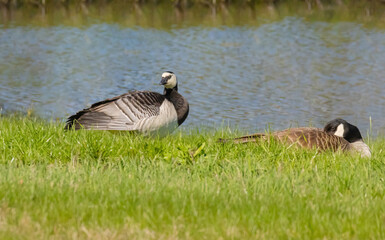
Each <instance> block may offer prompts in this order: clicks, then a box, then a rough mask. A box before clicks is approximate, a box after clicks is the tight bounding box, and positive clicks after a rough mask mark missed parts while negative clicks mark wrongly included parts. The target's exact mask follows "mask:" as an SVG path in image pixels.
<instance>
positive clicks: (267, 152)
mask: <svg viewBox="0 0 385 240" xmlns="http://www.w3.org/2000/svg"><path fill="white" fill-rule="evenodd" d="M63 126H64V124H62V123H47V122H44V121H41V120H36V119H33V118H25V117H0V239H48V238H50V239H52V238H53V239H384V238H385V227H384V226H385V201H384V200H385V199H384V195H385V182H384V178H385V174H384V173H385V164H384V159H385V158H384V157H385V153H384V152H383V151H382V146H384V143H385V140H384V139H377V140H374V141H371V142H370V147H371V148H372V152H373V157H372V158H371V159H367V158H361V157H360V156H357V155H344V154H341V153H336V154H334V153H331V152H326V153H322V154H320V153H317V152H316V151H302V150H296V149H293V148H290V149H287V148H286V147H283V146H281V145H279V144H276V143H270V144H267V143H266V144H260V145H256V144H245V145H233V144H219V143H217V142H216V139H217V138H218V137H229V136H235V135H236V133H234V132H231V131H230V130H229V129H225V130H213V131H212V132H210V131H206V132H203V133H202V132H199V131H197V130H195V131H191V132H186V131H177V132H175V133H174V134H173V135H171V136H169V137H166V138H162V139H156V138H146V137H140V136H130V135H127V134H111V133H108V132H91V131H77V132H65V131H63V129H62V128H63Z"/></svg>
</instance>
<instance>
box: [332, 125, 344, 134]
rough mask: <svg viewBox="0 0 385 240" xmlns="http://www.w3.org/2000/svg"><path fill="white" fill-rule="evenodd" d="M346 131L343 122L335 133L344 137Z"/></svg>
mask: <svg viewBox="0 0 385 240" xmlns="http://www.w3.org/2000/svg"><path fill="white" fill-rule="evenodd" d="M344 133H345V128H344V124H342V123H341V124H340V125H338V127H337V130H336V132H335V133H334V135H336V136H338V137H344Z"/></svg>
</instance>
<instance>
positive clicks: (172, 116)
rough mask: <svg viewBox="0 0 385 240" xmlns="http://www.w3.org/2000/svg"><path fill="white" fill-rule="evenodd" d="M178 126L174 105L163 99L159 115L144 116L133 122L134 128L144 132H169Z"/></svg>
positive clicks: (160, 133)
mask: <svg viewBox="0 0 385 240" xmlns="http://www.w3.org/2000/svg"><path fill="white" fill-rule="evenodd" d="M177 127H178V115H177V113H176V110H175V107H174V105H173V104H172V103H171V102H170V101H168V100H165V101H164V102H163V103H162V105H161V106H160V108H159V115H157V116H152V117H149V118H145V119H142V120H140V121H139V122H137V123H135V127H134V128H136V129H138V130H139V131H141V132H144V133H150V132H155V131H156V132H157V133H159V135H164V134H168V133H171V132H172V131H174V130H175V129H176V128H177Z"/></svg>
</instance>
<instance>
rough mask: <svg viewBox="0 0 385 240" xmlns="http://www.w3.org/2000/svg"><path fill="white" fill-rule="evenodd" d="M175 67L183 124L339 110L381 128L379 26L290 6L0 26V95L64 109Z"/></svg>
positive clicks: (250, 125)
mask: <svg viewBox="0 0 385 240" xmlns="http://www.w3.org/2000/svg"><path fill="white" fill-rule="evenodd" d="M165 70H170V71H173V72H175V73H176V74H177V77H178V80H179V89H180V92H181V93H182V94H183V95H184V96H185V97H186V99H187V100H188V101H189V103H190V109H191V112H190V115H189V117H188V118H187V120H186V122H185V123H184V124H183V126H184V127H187V128H188V127H197V126H202V125H203V126H219V125H221V124H222V123H223V122H224V123H225V124H230V125H232V126H238V127H240V128H242V129H246V130H247V131H250V132H254V131H256V130H261V129H264V128H266V127H267V126H268V125H270V126H271V128H273V129H281V128H287V127H290V126H301V125H305V126H309V124H310V125H313V126H319V127H322V126H323V125H324V124H325V123H326V122H327V121H329V120H331V119H333V118H336V117H342V118H344V119H346V120H348V121H349V122H351V123H353V124H355V125H357V126H358V127H359V128H360V129H361V132H362V133H363V135H365V136H366V133H367V132H368V130H369V123H370V122H369V119H370V118H371V119H372V123H373V134H378V133H380V134H383V133H385V112H384V106H385V32H384V30H381V29H376V28H370V29H369V28H365V27H363V26H361V25H360V24H358V23H348V22H340V23H327V22H309V21H305V20H303V19H302V18H298V17H287V18H284V19H283V20H279V21H275V22H270V23H266V24H262V25H259V26H232V27H226V26H223V27H196V26H186V27H178V28H170V29H167V30H161V29H152V28H141V27H132V28H127V27H123V26H121V25H119V24H107V23H97V24H91V25H88V26H84V27H68V26H60V25H58V26H47V27H32V26H7V27H4V26H3V27H1V26H0V107H1V108H2V111H3V112H13V111H24V112H25V111H26V110H27V109H29V108H32V109H34V111H35V113H36V114H38V115H40V116H42V117H44V118H47V119H51V118H54V119H62V120H63V121H64V120H65V118H66V117H68V116H69V115H70V114H73V113H75V112H76V111H78V110H80V109H82V108H84V107H86V106H89V105H90V104H92V103H93V102H96V101H99V100H103V99H105V98H109V97H113V96H116V95H119V94H122V93H124V92H126V91H128V90H132V89H137V90H152V91H158V92H162V91H163V90H162V89H161V87H160V86H159V85H158V82H159V81H160V78H161V74H162V72H163V71H165Z"/></svg>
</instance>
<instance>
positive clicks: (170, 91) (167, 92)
mask: <svg viewBox="0 0 385 240" xmlns="http://www.w3.org/2000/svg"><path fill="white" fill-rule="evenodd" d="M173 91H175V92H178V85H176V86H175V87H173V88H164V92H163V94H164V95H170V94H171V93H172V92H173Z"/></svg>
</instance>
